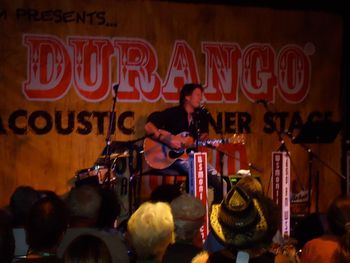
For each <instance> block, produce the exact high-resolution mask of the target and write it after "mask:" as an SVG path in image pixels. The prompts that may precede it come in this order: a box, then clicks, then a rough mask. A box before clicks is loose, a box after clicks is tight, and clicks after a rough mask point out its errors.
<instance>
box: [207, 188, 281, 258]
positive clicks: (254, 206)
mask: <svg viewBox="0 0 350 263" xmlns="http://www.w3.org/2000/svg"><path fill="white" fill-rule="evenodd" d="M210 225H211V229H212V231H213V233H214V235H215V236H216V237H217V239H218V240H219V241H220V242H221V243H222V244H223V245H224V246H225V249H224V250H221V251H218V252H215V253H212V254H211V255H210V256H209V261H210V262H224V259H225V260H226V261H227V260H228V261H230V262H232V261H234V260H235V259H236V258H237V257H244V258H249V262H274V260H275V255H274V254H272V253H270V252H269V247H270V245H271V241H272V237H273V235H274V234H275V233H276V230H277V226H278V210H277V207H276V206H275V205H274V204H273V203H272V202H271V201H270V200H269V199H268V198H267V197H264V196H263V195H261V194H254V195H253V194H251V193H247V191H245V190H244V189H243V188H241V187H240V186H234V187H233V188H232V189H231V190H230V191H229V193H228V194H227V196H226V197H225V199H224V200H223V201H222V203H221V204H220V205H213V206H212V211H211V215H210ZM228 261H227V262H228Z"/></svg>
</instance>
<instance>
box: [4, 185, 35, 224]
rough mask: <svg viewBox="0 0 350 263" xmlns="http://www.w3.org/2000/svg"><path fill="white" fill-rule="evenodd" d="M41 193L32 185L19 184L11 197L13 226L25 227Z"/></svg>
mask: <svg viewBox="0 0 350 263" xmlns="http://www.w3.org/2000/svg"><path fill="white" fill-rule="evenodd" d="M39 198H40V193H39V192H38V191H37V190H35V189H34V188H32V187H31V186H19V187H17V188H16V189H15V191H14V192H13V194H12V195H11V197H10V211H11V213H12V215H13V227H15V228H18V227H23V226H24V223H25V220H26V218H27V215H28V213H29V210H30V208H31V207H32V205H33V204H34V203H35V202H36V201H38V200H39Z"/></svg>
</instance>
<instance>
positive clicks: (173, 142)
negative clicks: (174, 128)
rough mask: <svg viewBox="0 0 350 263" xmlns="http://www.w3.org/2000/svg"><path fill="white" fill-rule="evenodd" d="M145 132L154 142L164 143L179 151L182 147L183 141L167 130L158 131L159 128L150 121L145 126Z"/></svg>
mask: <svg viewBox="0 0 350 263" xmlns="http://www.w3.org/2000/svg"><path fill="white" fill-rule="evenodd" d="M145 131H146V134H147V135H152V138H153V139H154V140H157V141H159V142H161V143H164V144H166V145H168V146H169V147H170V148H172V149H179V148H181V147H182V141H181V140H179V139H178V138H177V137H175V136H174V135H172V134H171V133H170V132H168V131H166V130H162V129H158V127H157V126H156V125H154V124H153V123H152V122H150V121H149V122H147V123H146V124H145Z"/></svg>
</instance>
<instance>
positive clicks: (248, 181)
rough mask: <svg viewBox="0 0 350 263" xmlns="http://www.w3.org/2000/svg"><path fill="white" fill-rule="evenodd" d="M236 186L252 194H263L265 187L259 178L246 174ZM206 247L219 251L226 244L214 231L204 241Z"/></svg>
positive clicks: (211, 251)
mask: <svg viewBox="0 0 350 263" xmlns="http://www.w3.org/2000/svg"><path fill="white" fill-rule="evenodd" d="M236 186H239V187H240V188H242V189H243V190H245V191H246V192H247V193H249V194H252V195H256V194H258V195H262V194H263V188H262V185H261V183H260V182H259V180H258V179H256V178H254V177H252V176H250V175H246V176H243V177H242V178H241V179H240V180H239V181H238V182H237V183H236ZM204 249H205V250H207V251H209V252H210V253H213V252H216V251H219V250H222V249H224V245H223V244H222V243H220V242H219V241H218V240H217V238H215V236H214V235H213V233H212V231H210V232H209V235H208V237H207V239H206V240H205V242H204Z"/></svg>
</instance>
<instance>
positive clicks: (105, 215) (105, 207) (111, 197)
mask: <svg viewBox="0 0 350 263" xmlns="http://www.w3.org/2000/svg"><path fill="white" fill-rule="evenodd" d="M99 193H100V196H101V198H102V199H101V206H100V209H99V210H100V211H99V215H98V217H97V222H96V226H97V228H99V229H105V230H106V231H110V230H111V229H114V228H116V225H117V218H118V216H119V215H120V203H119V198H118V195H117V192H116V191H115V190H113V189H111V188H102V187H101V188H100V189H99Z"/></svg>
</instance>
